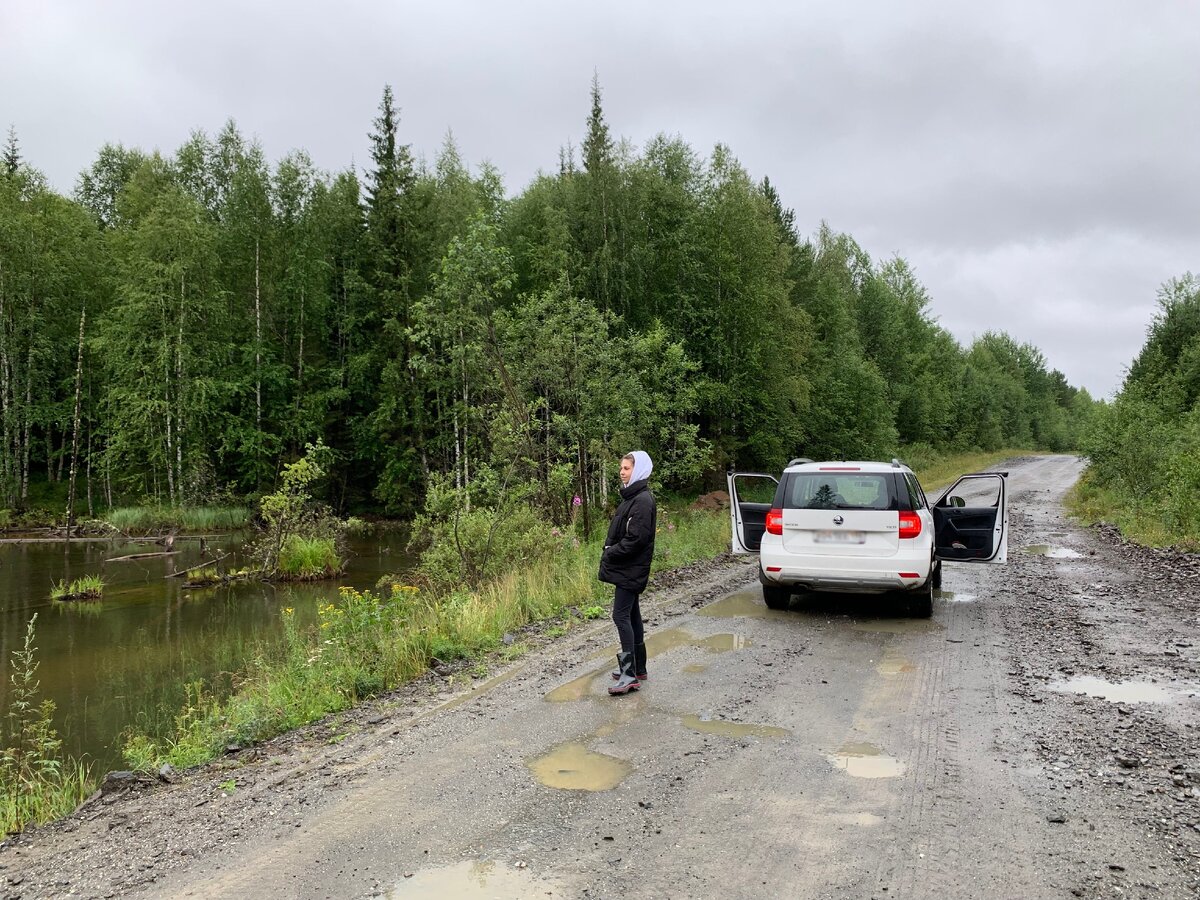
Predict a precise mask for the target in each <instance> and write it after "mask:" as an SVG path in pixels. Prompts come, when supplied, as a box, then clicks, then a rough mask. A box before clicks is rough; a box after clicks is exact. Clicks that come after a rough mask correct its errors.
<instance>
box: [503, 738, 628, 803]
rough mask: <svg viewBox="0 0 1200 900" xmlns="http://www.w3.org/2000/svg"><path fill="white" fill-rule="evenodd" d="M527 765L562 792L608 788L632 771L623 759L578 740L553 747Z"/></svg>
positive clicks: (547, 785)
mask: <svg viewBox="0 0 1200 900" xmlns="http://www.w3.org/2000/svg"><path fill="white" fill-rule="evenodd" d="M527 765H528V766H529V770H530V771H531V772H533V775H534V777H535V778H537V780H538V782H539V783H541V784H544V785H545V786H546V787H551V788H558V789H559V790H564V791H610V790H612V789H613V788H615V787H616V786H617V785H618V784H620V783H621V782H622V781H624V780H625V776H627V775H628V774H629V773H630V772H632V771H633V766H631V765H630V764H629V763H627V762H626V761H625V760H623V759H617V758H616V757H615V756H608V755H607V754H604V753H597V752H595V751H594V750H589V749H588V748H587V747H585V746H584V745H583V744H578V743H570V744H563V745H561V746H559V747H555V748H554V749H553V750H551V751H550V752H549V753H547V754H546V755H545V756H542V757H539V758H537V759H535V760H532V761H531V762H529V763H527Z"/></svg>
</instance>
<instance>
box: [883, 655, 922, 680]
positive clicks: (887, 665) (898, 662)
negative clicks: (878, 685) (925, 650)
mask: <svg viewBox="0 0 1200 900" xmlns="http://www.w3.org/2000/svg"><path fill="white" fill-rule="evenodd" d="M916 670H917V667H916V665H915V664H914V663H913V661H912V660H911V659H905V658H904V657H903V656H895V657H890V656H885V657H884V658H883V659H881V660H880V661H879V664H878V665H877V666H875V671H876V672H878V673H879V674H880V675H902V674H904V673H905V672H915V671H916Z"/></svg>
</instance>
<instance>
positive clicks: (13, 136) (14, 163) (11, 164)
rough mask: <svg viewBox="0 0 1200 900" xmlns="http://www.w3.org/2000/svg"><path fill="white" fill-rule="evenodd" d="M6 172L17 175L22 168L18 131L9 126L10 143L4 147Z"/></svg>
mask: <svg viewBox="0 0 1200 900" xmlns="http://www.w3.org/2000/svg"><path fill="white" fill-rule="evenodd" d="M3 159H4V171H5V173H6V174H8V175H16V174H17V169H19V168H21V151H20V149H19V148H18V146H17V129H16V128H14V127H13V126H12V125H10V126H8V142H7V143H6V144H5V145H4V157H3Z"/></svg>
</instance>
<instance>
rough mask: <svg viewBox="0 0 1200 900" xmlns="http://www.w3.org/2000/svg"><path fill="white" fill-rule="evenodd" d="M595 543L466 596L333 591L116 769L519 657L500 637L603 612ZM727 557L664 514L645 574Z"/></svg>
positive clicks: (182, 758)
mask: <svg viewBox="0 0 1200 900" xmlns="http://www.w3.org/2000/svg"><path fill="white" fill-rule="evenodd" d="M601 543H602V542H601V541H600V540H597V541H592V542H587V543H583V544H581V545H579V546H575V544H574V542H573V541H572V540H570V539H566V540H564V541H563V542H562V544H561V545H560V546H559V547H558V549H557V552H555V553H553V554H550V555H548V556H545V557H543V558H541V559H538V560H531V561H528V562H527V563H526V564H525V565H522V566H521V567H520V568H519V569H517V570H514V571H511V572H508V573H505V574H503V575H501V576H499V577H497V578H495V579H492V580H490V581H488V582H486V583H485V584H483V585H482V586H481V587H480V588H479V589H478V590H474V591H470V590H466V589H464V588H458V589H454V590H445V591H434V590H432V589H428V588H425V589H422V588H418V587H416V586H414V585H407V584H403V583H400V582H398V581H395V580H385V581H383V582H381V584H380V586H379V587H378V588H377V589H376V590H373V591H356V590H353V589H350V588H343V589H342V592H341V601H340V602H339V603H336V604H327V605H325V606H322V607H321V608H320V609H319V611H318V621H317V623H316V625H315V626H314V627H313V628H310V629H303V628H301V627H300V626H299V624H298V623H297V622H296V620H295V617H294V615H293V614H292V612H291V611H290V610H284V611H283V622H284V636H285V637H284V641H283V643H282V645H281V646H279V647H278V648H276V649H275V650H274V651H272V652H269V653H268V652H265V651H264V652H262V653H260V654H258V657H257V658H256V660H255V662H254V663H253V664H252V665H251V666H250V667H249V668H248V669H247V671H246V672H245V673H244V677H242V678H241V679H239V680H238V688H237V690H236V691H235V692H234V693H233V694H232V695H230V696H229V697H227V698H224V699H220V698H217V697H215V696H213V695H212V693H211V692H210V691H209V689H208V688H207V687H206V686H205V685H203V684H199V683H196V684H193V685H191V686H189V689H188V698H187V702H186V704H185V706H184V709H183V710H182V711H181V712H180V713H179V715H178V716H177V717H176V719H175V722H174V723H173V726H172V727H170V728H169V729H167V732H168V733H166V734H162V735H151V734H147V733H144V732H132V733H130V735H129V736H128V737H127V739H126V743H125V747H124V753H125V759H126V762H127V763H128V764H129V765H130V767H131V768H133V769H137V770H142V771H154V770H156V769H157V768H158V767H159V766H161V765H162V764H163V763H165V762H169V763H171V765H173V766H175V767H177V768H186V767H188V766H193V765H197V764H199V763H203V762H206V761H208V760H210V759H213V758H214V757H215V756H217V755H218V754H219V753H221V752H222V750H223V749H224V748H225V747H226V746H227V745H229V744H231V743H237V744H242V745H245V744H249V743H253V742H257V741H262V740H266V739H267V738H270V737H273V736H275V735H277V734H281V733H283V732H285V731H288V730H291V729H293V728H297V727H299V726H301V725H305V724H307V723H310V722H314V721H316V720H318V719H321V718H322V717H324V716H326V715H328V714H330V713H333V712H338V711H340V710H344V709H347V708H349V707H351V706H353V705H354V704H355V703H357V702H359V701H360V700H362V699H364V698H367V697H370V696H373V695H375V694H379V693H382V692H384V691H388V690H391V689H393V688H395V687H398V686H399V685H401V684H403V683H404V682H405V681H408V680H410V679H412V678H415V677H417V676H419V675H421V674H423V673H425V672H426V671H428V669H429V667H430V665H431V662H432V661H434V660H437V661H438V662H449V661H452V660H456V659H470V658H474V657H480V656H482V655H484V654H487V653H490V652H493V651H503V652H504V653H506V654H508V655H515V654H519V653H520V652H521V647H520V645H519V644H514V645H512V646H511V647H506V646H505V645H504V642H503V638H504V635H505V634H509V633H511V632H513V631H515V630H517V629H519V628H521V627H522V626H524V625H526V624H528V623H530V622H534V621H538V620H543V619H547V618H550V617H555V616H560V617H561V618H562V621H561V624H560V625H559V626H556V627H561V628H562V629H563V630H564V631H565V630H569V629H570V628H571V627H574V626H575V625H577V624H579V623H581V622H583V621H586V620H587V619H589V618H594V617H596V616H597V615H601V614H603V613H604V612H606V611H607V608H606V607H607V603H608V596H609V592H610V591H611V588H609V587H607V586H606V585H602V584H600V583H599V582H598V581H597V580H596V570H597V567H598V565H599V557H600V549H601ZM728 546H729V516H728V513H726V512H686V511H671V510H665V509H664V510H661V511H660V516H659V533H658V536H657V540H656V546H655V569H656V570H657V571H662V570H664V569H670V568H675V567H677V566H681V565H684V564H686V563H689V562H693V561H695V560H699V559H708V558H711V557H713V556H716V555H717V554H719V553H721V552H722V551H723V550H725V549H726V548H727V547H728Z"/></svg>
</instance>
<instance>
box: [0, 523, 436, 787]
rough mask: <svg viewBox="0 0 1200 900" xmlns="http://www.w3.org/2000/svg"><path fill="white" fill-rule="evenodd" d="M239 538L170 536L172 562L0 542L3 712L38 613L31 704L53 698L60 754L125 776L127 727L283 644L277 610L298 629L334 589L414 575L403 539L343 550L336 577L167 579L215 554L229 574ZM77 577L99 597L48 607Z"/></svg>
mask: <svg viewBox="0 0 1200 900" xmlns="http://www.w3.org/2000/svg"><path fill="white" fill-rule="evenodd" d="M246 538H247V535H244V534H235V535H221V536H215V537H208V538H206V540H205V542H204V550H202V548H201V542H200V541H199V540H198V539H194V538H178V539H176V543H175V549H176V550H177V551H178V552H177V553H175V554H174V555H172V556H160V557H153V558H147V559H138V560H129V561H124V562H112V561H111V560H114V559H115V558H117V557H120V556H126V555H129V554H135V553H152V552H155V551H161V550H162V547H160V546H156V545H154V544H152V543H146V542H124V541H119V542H110V541H78V540H76V541H69V542H68V541H52V542H46V541H42V542H26V543H15V542H11V541H5V542H0V617H2V618H0V660H2V662H3V666H4V675H3V680H2V682H0V716H6V715H7V713H8V711H9V703H10V699H11V693H12V684H11V681H10V676H11V675H12V671H13V669H12V665H11V662H10V660H11V659H12V652H13V651H14V650H19V649H20V648H21V646H22V643H23V641H24V638H25V629H26V626H27V624H28V623H29V620H30V619H31V617H32V616H33V615H34V614H36V615H37V622H36V625H35V628H36V632H35V638H34V645H35V646H36V647H37V661H38V663H39V668H38V670H37V678H38V680H39V681H40V682H41V691H40V695H39V699H50V700H53V701H54V703H55V705H56V707H57V712H56V714H55V725H56V727H57V728H58V732H59V735H60V737H62V738H63V748H64V750H65V751H66V752H67V753H69V754H71V755H72V756H76V757H84V758H86V759H87V760H89V761H90V762H91V763H92V766H93V771H94V772H96V773H101V774H102V773H103V772H105V771H108V770H109V769H120V768H124V765H123V764H122V762H121V752H120V751H121V735H122V733H123V732H124V731H125V730H126V729H127V728H128V727H129V726H131V725H134V724H139V725H141V726H143V727H149V728H151V729H153V728H156V727H158V726H161V725H162V724H164V723H169V722H170V721H171V720H172V719H173V717H174V714H175V713H176V712H177V711H178V710H179V709H180V706H181V704H182V702H183V701H184V699H185V697H186V685H187V684H188V683H190V682H194V681H196V680H199V679H203V680H204V681H205V683H206V684H207V685H208V686H210V687H215V688H216V689H217V690H224V689H227V687H228V684H229V680H230V677H231V675H232V674H233V673H236V672H237V671H239V670H240V669H242V667H243V666H244V664H245V662H246V661H247V660H249V659H252V658H253V655H254V654H255V653H256V652H258V651H259V650H260V649H261V648H262V647H264V646H269V645H271V644H272V643H273V642H276V641H278V640H279V639H280V636H281V633H282V627H281V622H280V614H279V613H280V610H281V609H282V608H283V607H285V606H290V607H293V608H294V609H295V610H296V616H297V619H298V620H299V621H300V622H301V623H307V622H311V621H315V619H316V609H317V606H318V604H320V603H327V602H331V601H336V600H337V597H338V587H339V586H340V585H350V586H352V587H355V588H359V589H363V588H369V587H373V586H374V585H375V583H376V582H377V581H378V580H379V577H380V576H381V575H385V574H394V573H401V572H404V571H406V570H407V569H409V568H410V566H411V564H412V559H411V557H410V556H409V555H408V554H407V552H406V550H405V544H406V535H405V534H403V533H402V532H391V533H385V534H384V535H383V536H382V537H379V538H361V539H354V540H351V541H350V542H349V551H350V554H351V556H350V561H349V565H348V567H347V570H346V574H345V575H344V576H342V577H341V578H339V579H336V580H330V581H322V582H313V583H307V584H295V585H287V584H281V585H272V584H264V583H262V582H258V581H252V582H243V583H238V584H230V585H221V586H217V587H211V588H204V589H199V590H188V589H184V587H183V580H184V579H182V578H170V577H167V576H169V575H171V574H172V573H173V572H176V571H180V570H183V569H186V568H188V567H190V566H194V565H197V564H198V563H201V562H203V561H205V560H206V559H209V558H212V556H213V555H214V554H215V555H218V556H219V555H220V554H222V553H229V554H231V555H230V556H229V558H228V559H226V560H225V564H226V565H229V566H240V565H243V564H244V563H243V561H242V560H241V559H240V556H241V552H240V551H241V547H242V544H243V543H244V541H245V540H246ZM83 575H100V576H101V577H103V579H104V583H105V587H104V596H103V599H102V600H100V601H96V602H62V601H54V600H51V599H50V589H51V587H52V586H53V585H54V584H56V583H57V582H59V581H60V580H64V579H65V580H66V581H71V580H72V579H75V578H79V577H81V576H83Z"/></svg>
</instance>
